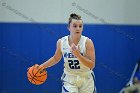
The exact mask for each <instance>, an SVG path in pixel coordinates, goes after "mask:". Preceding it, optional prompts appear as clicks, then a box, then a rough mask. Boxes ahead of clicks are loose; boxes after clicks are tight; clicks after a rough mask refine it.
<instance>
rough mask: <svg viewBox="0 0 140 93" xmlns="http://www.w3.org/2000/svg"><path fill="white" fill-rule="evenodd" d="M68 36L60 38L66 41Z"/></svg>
mask: <svg viewBox="0 0 140 93" xmlns="http://www.w3.org/2000/svg"><path fill="white" fill-rule="evenodd" d="M67 38H68V36H63V37H61V38H60V40H61V41H62V42H64V41H66V40H67Z"/></svg>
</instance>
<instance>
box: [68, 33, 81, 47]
mask: <svg viewBox="0 0 140 93" xmlns="http://www.w3.org/2000/svg"><path fill="white" fill-rule="evenodd" d="M80 38H81V36H79V37H77V36H76V37H74V36H71V35H70V36H69V44H70V45H71V44H72V43H74V44H75V45H77V44H78V43H79V41H80Z"/></svg>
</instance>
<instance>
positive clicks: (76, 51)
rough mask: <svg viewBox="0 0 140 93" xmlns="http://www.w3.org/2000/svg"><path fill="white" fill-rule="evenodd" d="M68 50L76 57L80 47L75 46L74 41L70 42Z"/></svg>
mask: <svg viewBox="0 0 140 93" xmlns="http://www.w3.org/2000/svg"><path fill="white" fill-rule="evenodd" d="M70 51H71V52H72V54H73V55H74V56H76V57H78V56H79V55H80V48H79V46H76V45H75V44H74V43H72V44H71V48H70Z"/></svg>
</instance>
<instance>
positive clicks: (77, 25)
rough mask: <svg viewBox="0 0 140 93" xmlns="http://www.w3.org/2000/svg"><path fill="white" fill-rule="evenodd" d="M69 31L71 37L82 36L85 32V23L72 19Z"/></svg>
mask: <svg viewBox="0 0 140 93" xmlns="http://www.w3.org/2000/svg"><path fill="white" fill-rule="evenodd" d="M68 29H69V31H70V34H71V35H81V34H82V31H83V21H82V20H76V19H72V22H71V23H70V26H69V28H68Z"/></svg>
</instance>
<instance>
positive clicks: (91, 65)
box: [77, 55, 95, 69]
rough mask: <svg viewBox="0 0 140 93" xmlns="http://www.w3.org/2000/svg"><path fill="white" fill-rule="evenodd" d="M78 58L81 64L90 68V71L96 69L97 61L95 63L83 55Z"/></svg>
mask: <svg viewBox="0 0 140 93" xmlns="http://www.w3.org/2000/svg"><path fill="white" fill-rule="evenodd" d="M77 58H78V60H79V61H80V62H81V63H83V64H84V65H85V66H87V67H89V68H90V69H93V68H94V67H95V61H94V62H93V61H92V60H90V59H88V58H86V57H84V56H82V55H78V56H77Z"/></svg>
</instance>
